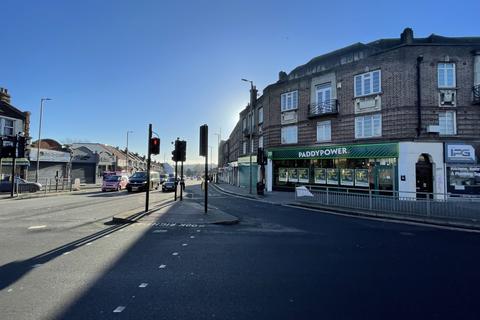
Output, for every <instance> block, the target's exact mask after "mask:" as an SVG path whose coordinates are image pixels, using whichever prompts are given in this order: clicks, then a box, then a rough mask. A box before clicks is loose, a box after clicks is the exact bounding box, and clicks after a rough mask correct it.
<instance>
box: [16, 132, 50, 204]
mask: <svg viewBox="0 0 480 320" xmlns="http://www.w3.org/2000/svg"><path fill="white" fill-rule="evenodd" d="M17 137H18V136H15V140H14V141H13V154H12V189H11V190H10V198H13V194H14V193H15V165H16V163H15V160H16V159H17ZM37 162H38V158H37ZM46 187H47V186H45V188H46Z"/></svg>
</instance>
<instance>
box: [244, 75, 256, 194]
mask: <svg viewBox="0 0 480 320" xmlns="http://www.w3.org/2000/svg"><path fill="white" fill-rule="evenodd" d="M242 81H245V82H250V110H249V111H248V122H249V124H248V128H249V133H250V135H249V142H248V148H249V151H248V153H249V154H250V191H249V193H250V194H252V131H253V126H252V122H253V121H252V120H253V117H252V114H253V103H254V102H255V101H254V99H253V97H252V95H253V92H254V89H255V86H254V85H253V81H251V80H247V79H242Z"/></svg>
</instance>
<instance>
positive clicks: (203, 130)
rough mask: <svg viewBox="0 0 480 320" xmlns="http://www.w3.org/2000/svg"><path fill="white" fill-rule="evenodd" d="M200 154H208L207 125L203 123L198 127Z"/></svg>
mask: <svg viewBox="0 0 480 320" xmlns="http://www.w3.org/2000/svg"><path fill="white" fill-rule="evenodd" d="M200 155H201V156H204V157H206V156H207V155H208V126H207V125H206V124H204V125H203V126H201V127H200Z"/></svg>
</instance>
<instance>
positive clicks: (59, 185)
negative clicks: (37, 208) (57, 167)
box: [40, 178, 72, 194]
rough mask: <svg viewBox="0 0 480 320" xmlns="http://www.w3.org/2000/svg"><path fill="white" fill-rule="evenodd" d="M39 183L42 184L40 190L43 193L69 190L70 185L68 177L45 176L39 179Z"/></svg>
mask: <svg viewBox="0 0 480 320" xmlns="http://www.w3.org/2000/svg"><path fill="white" fill-rule="evenodd" d="M40 183H41V185H42V188H41V189H40V192H43V193H45V194H46V193H52V192H65V191H71V186H72V184H71V183H70V179H69V178H59V179H55V178H45V180H43V181H40Z"/></svg>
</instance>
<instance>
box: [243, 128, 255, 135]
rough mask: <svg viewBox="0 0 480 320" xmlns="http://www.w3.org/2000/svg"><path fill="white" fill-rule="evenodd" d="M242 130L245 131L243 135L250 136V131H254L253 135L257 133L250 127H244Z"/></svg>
mask: <svg viewBox="0 0 480 320" xmlns="http://www.w3.org/2000/svg"><path fill="white" fill-rule="evenodd" d="M242 132H243V135H244V136H249V135H250V132H252V135H254V134H255V130H253V129H250V128H244V129H243V130H242Z"/></svg>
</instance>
